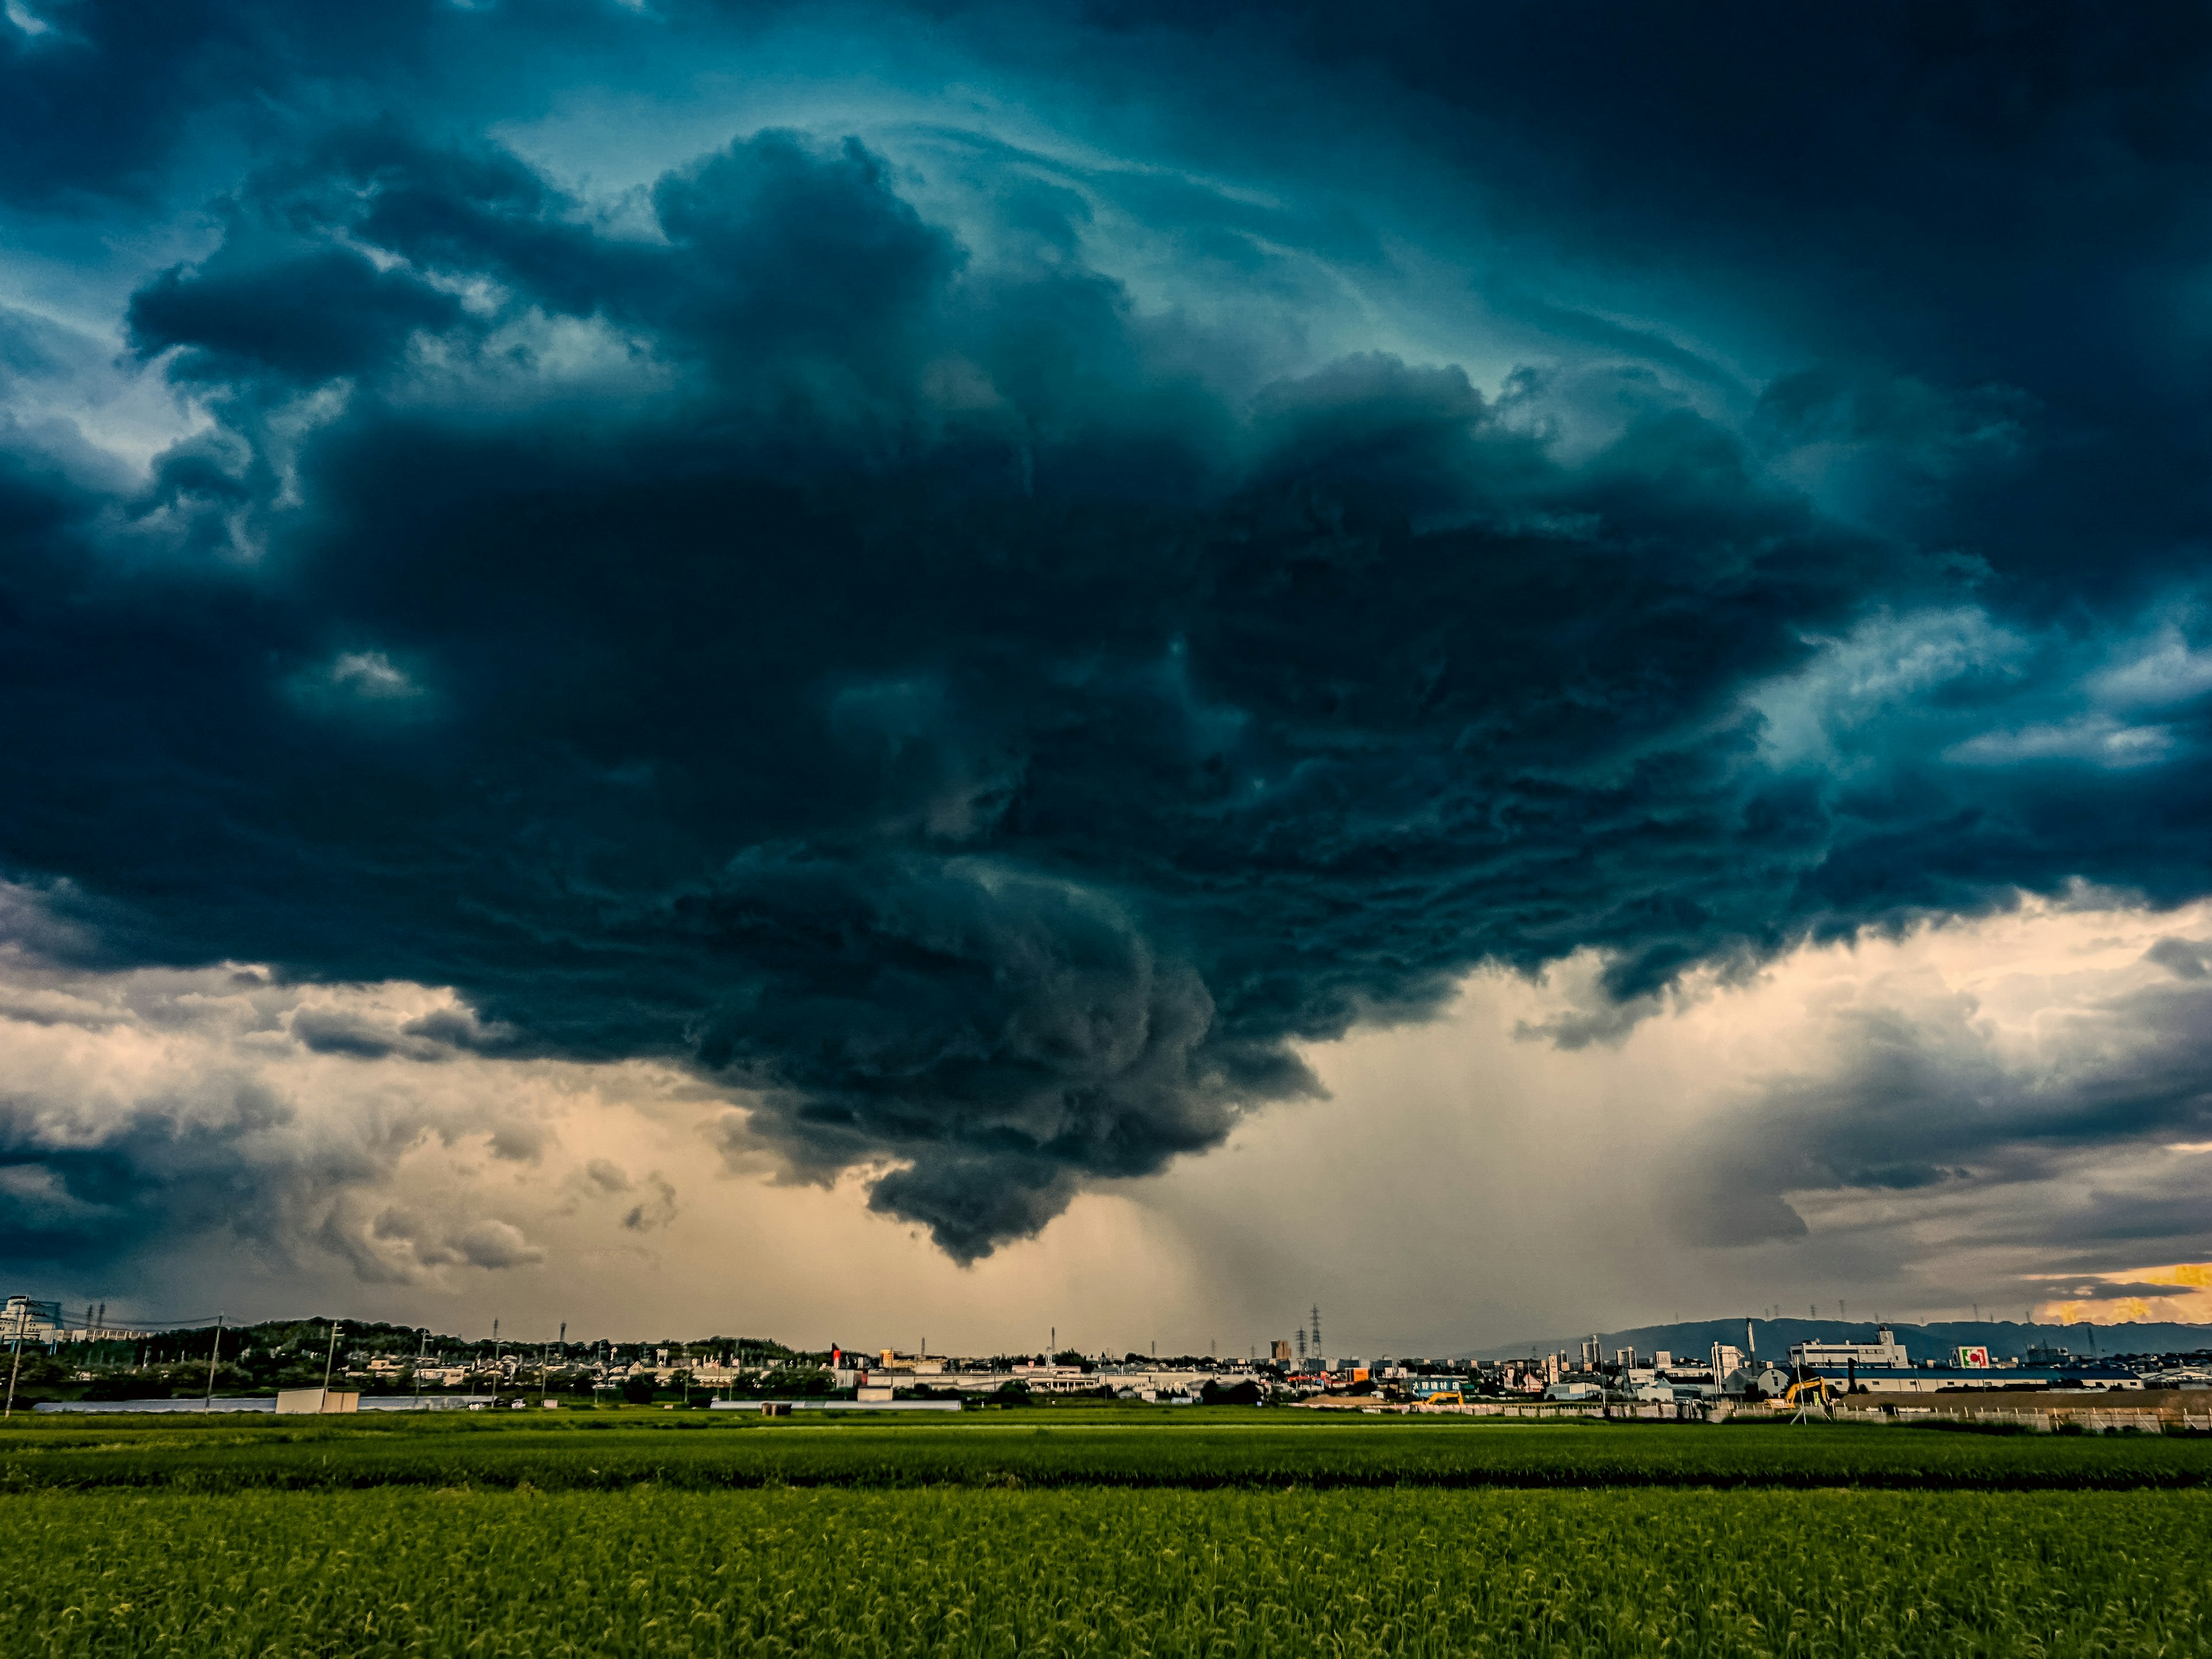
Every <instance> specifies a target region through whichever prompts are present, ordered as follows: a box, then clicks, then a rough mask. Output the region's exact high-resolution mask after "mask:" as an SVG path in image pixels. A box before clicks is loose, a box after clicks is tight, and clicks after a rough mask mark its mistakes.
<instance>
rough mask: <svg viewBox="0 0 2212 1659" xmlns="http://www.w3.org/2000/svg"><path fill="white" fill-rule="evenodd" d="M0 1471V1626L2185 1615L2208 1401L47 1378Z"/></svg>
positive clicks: (876, 1625) (1739, 1646)
mask: <svg viewBox="0 0 2212 1659" xmlns="http://www.w3.org/2000/svg"><path fill="white" fill-rule="evenodd" d="M518 1415H520V1414H518ZM0 1472H4V1474H3V1476H0V1478H4V1490H0V1564H4V1565H0V1629H4V1630H5V1631H7V1632H8V1638H7V1651H8V1652H9V1653H10V1654H15V1653H21V1654H26V1655H29V1654H38V1655H48V1654H51V1655H80V1654H82V1655H94V1654H118V1655H120V1654H177V1655H186V1654H190V1655H200V1654H206V1655H247V1654H252V1655H354V1654H361V1655H383V1654H392V1655H400V1654H410V1655H413V1654H422V1655H440V1656H442V1655H456V1656H458V1655H464V1654H465V1655H473V1656H485V1659H491V1656H504V1655H513V1656H518V1659H520V1656H525V1655H529V1656H546V1655H562V1654H576V1655H582V1654H592V1655H631V1654H636V1655H647V1654H651V1655H661V1654H668V1655H677V1654H684V1655H690V1654H779V1653H793V1654H800V1653H804V1654H869V1655H880V1654H921V1653H945V1654H978V1655H981V1654H1017V1653H1019V1654H1060V1653H1066V1654H1194V1655H1195V1654H1206V1655H1212V1654H1244V1653H1250V1654H1269V1653H1321V1654H1331V1655H1349V1654H1370V1653H1371V1654H1386V1653H1387V1654H1445V1653H1452V1654H1460V1653H1486V1652H1489V1653H1500V1654H1507V1653H1511V1654H1546V1655H1552V1654H1557V1655H1570V1654H1573V1655H1580V1654H1638V1655H1644V1654H1661V1653H1664V1654H1683V1655H1705V1654H1714V1655H1723V1654H1724V1655H1739V1654H1740V1655H1763V1654H1772V1655H1784V1654H1792V1655H1795V1654H1802V1655H1830V1654H1833V1655H1861V1654H1867V1655H1872V1654H1882V1655H1920V1654H1947V1655H1948V1654H1988V1655H2031V1656H2058V1655H2089V1654H2144V1655H2152V1654H2157V1655H2185V1654H2200V1653H2203V1654H2212V1613H2208V1607H2212V1443H2208V1442H2206V1441H2204V1440H2202V1439H2195V1440H2184V1439H2178V1438H2175V1439H2166V1438H2160V1437H2133V1436H2128V1437H2098V1438H2087V1439H2056V1438H2051V1437H2026V1436H2021V1437H2000V1436H1985V1435H1969V1434H1956V1433H1942V1432H1938V1431H1929V1430H1923V1429H1915V1428H1871V1427H1836V1428H1824V1427H1808V1428H1803V1429H1784V1428H1778V1427H1771V1426H1760V1427H1756V1428H1733V1427H1716V1428H1700V1427H1678V1426H1674V1425H1543V1426H1537V1425H1501V1424H1480V1423H1469V1422H1464V1421H1445V1422H1434V1421H1410V1422H1409V1421H1403V1420H1396V1419H1390V1420H1376V1419H1360V1420H1353V1421H1346V1420H1342V1419H1337V1420H1330V1421H1322V1422H1315V1421H1310V1420H1309V1419H1304V1418H1292V1417H1289V1416H1287V1414H1285V1413H1273V1412H1264V1413H1263V1412H1247V1413H1234V1412H1229V1411H1221V1412H1190V1413H1176V1414H1175V1416H1174V1417H1173V1418H1169V1417H1168V1416H1167V1415H1166V1414H1165V1413H1112V1412H1099V1413H1083V1412H1073V1411H1071V1412H1065V1413H1063V1412H1060V1411H1057V1410H1055V1411H1043V1412H1038V1413H1035V1414H1034V1415H1033V1416H1024V1415H1023V1414H1020V1413H1005V1414H996V1413H994V1414H992V1415H991V1416H988V1417H983V1418H972V1417H971V1418H963V1419H949V1420H944V1421H935V1422H928V1423H915V1422H912V1421H905V1422H881V1421H875V1422H838V1423H821V1422H804V1421H802V1422H789V1421H785V1422H775V1423H762V1422H759V1421H757V1420H752V1419H735V1420H733V1419H731V1418H728V1417H719V1416H718V1417H715V1418H712V1419H709V1418H707V1417H705V1416H704V1415H703V1414H694V1415H692V1416H690V1417H689V1418H686V1417H684V1416H683V1415H681V1414H665V1415H664V1414H659V1413H642V1412H641V1413H588V1414H578V1415H577V1416H575V1417H573V1418H569V1419H563V1420H562V1421H560V1422H558V1423H557V1424H554V1423H549V1422H547V1421H544V1420H543V1419H538V1420H531V1421H527V1422H524V1421H515V1420H511V1419H509V1420H502V1419H492V1418H489V1417H488V1416H477V1417H468V1418H447V1419H381V1420H379V1419H355V1420H353V1421H349V1422H345V1423H324V1422H310V1423H307V1424H305V1425H289V1424H288V1425H283V1426H279V1425H277V1424H276V1422H274V1421H273V1420H271V1419H261V1420H260V1421H259V1422H258V1423H256V1422H252V1421H249V1420H246V1419H228V1420H226V1419H222V1418H220V1417H217V1418H215V1419H210V1420H207V1421H204V1422H189V1421H187V1422H180V1421H179V1419H174V1418H167V1419H113V1418H109V1419H74V1420H72V1419H62V1418H43V1419H37V1420H35V1421H34V1422H33V1423H31V1424H28V1425H25V1424H23V1423H22V1421H21V1419H18V1420H17V1422H16V1423H15V1424H13V1425H9V1428H8V1430H7V1431H4V1432H0Z"/></svg>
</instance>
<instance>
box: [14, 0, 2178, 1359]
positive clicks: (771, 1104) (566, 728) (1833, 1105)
mask: <svg viewBox="0 0 2212 1659" xmlns="http://www.w3.org/2000/svg"><path fill="white" fill-rule="evenodd" d="M2208 370H2212V15H2206V14H2203V13H2200V12H2195V11H2191V10H2190V9H2185V8H2179V7H2173V8H2150V9H2142V10H2141V11H2138V12H2134V13H2128V12H2115V11H2113V10H2112V9H2109V8H2100V7H2093V6H2089V5H2087V4H2084V5H2080V6H2066V5H2005V6H1996V5H1963V4H1941V3H1938V4H1925V3H1916V4H1905V3H1898V4H1893V5H1871V6H1869V5H1861V6H1854V7H1850V8H1843V7H1836V8H1831V9H1793V10H1790V11H1788V12H1787V13H1778V12H1777V11H1775V10H1774V9H1772V8H1769V7H1759V8H1753V7H1750V6H1740V7H1739V6H1728V5H1723V6H1717V7H1708V8H1705V9H1701V10H1700V11H1699V14H1698V15H1697V16H1696V18H1695V19H1694V20H1685V19H1684V18H1681V17H1679V16H1662V15H1659V14H1657V13H1655V12H1653V11H1652V10H1651V9H1649V8H1643V7H1633V6H1628V5H1611V6H1608V5H1601V4H1589V5H1583V4H1559V3H1547V4H1541V5H1540V4H1491V5H1483V4H1476V5H1471V6H1469V5H1455V6H1434V7H1424V6H1421V5H1417V4H1408V5H1401V6H1395V7H1382V8H1378V7H1373V6H1364V7H1355V6H1350V5H1334V4H1305V5H1299V6H1295V7H1292V6H1283V7H1274V6H1267V5H1261V4H1252V5H1241V6H1240V5H1232V6H1226V7H1219V8H1213V9H1206V10H1199V9H1193V8H1190V7H1188V6H1176V7H1167V6H1153V5H1151V4H1147V3H1127V4H1105V3H1101V4H1097V5H1090V6H1085V5H1073V4H1071V5H1038V4H1030V5H1021V6H1012V5H988V4H975V5H969V4H963V3H959V0H936V3H931V4H927V5H916V6H896V5H892V6H850V7H839V6H826V5H814V6H807V7H803V8H800V7H786V6H779V5H765V4H764V5H757V6H744V5H736V4H730V5H717V4H707V3H690V0H640V3H635V4H630V3H617V0H499V3H479V4H475V5H462V4H455V3H447V0H435V3H434V0H418V3H394V4H391V5H386V6H380V7H375V8H349V7H345V8H302V7H298V6H294V5H289V4H279V3H273V0H272V3H267V4H256V3H251V0H179V3H176V4H173V5H168V6H164V7H161V8H148V7H143V6H124V5H120V4H109V3H101V0H8V3H7V6H6V10H5V21H4V23H0V1267H5V1268H6V1269H7V1271H8V1273H9V1276H10V1277H11V1279H20V1280H21V1285H15V1284H12V1283H11V1284H10V1285H9V1286H8V1287H7V1288H8V1289H9V1290H14V1289H18V1288H21V1289H23V1290H27V1291H30V1292H31V1293H33V1294H35V1295H50V1296H64V1297H69V1298H70V1299H71V1300H72V1301H82V1300H85V1299H88V1298H93V1297H104V1298H106V1299H108V1300H109V1301H110V1302H111V1303H112V1304H114V1305H115V1306H116V1307H117V1308H118V1310H122V1309H137V1310H145V1311H148V1312H152V1311H155V1310H159V1311H161V1312H166V1313H173V1314H182V1313H184V1312H186V1311H200V1309H199V1307H198V1304H201V1303H206V1304H210V1306H213V1305H216V1304H221V1305H223V1306H225V1307H226V1308H227V1309H228V1310H230V1311H233V1312H234V1313H235V1312H237V1311H240V1310H241V1309H245V1310H247V1311H253V1312H269V1313H276V1312H291V1311H296V1310H301V1308H303V1307H304V1306H306V1305H307V1304H314V1305H316V1306H328V1307H333V1308H338V1309H343V1310H358V1311H362V1312H364V1313H367V1312H376V1313H381V1314H385V1315H387V1316H395V1317H404V1318H409V1319H422V1320H426V1321H431V1322H438V1323H441V1325H442V1326H443V1328H474V1327H475V1326H479V1325H483V1324H485V1323H488V1321H489V1317H490V1316H492V1314H493V1312H494V1311H495V1310H499V1309H505V1310H507V1316H508V1317H509V1319H510V1321H511V1322H513V1321H514V1320H517V1319H520V1320H521V1321H523V1322H532V1321H534V1322H539V1323H550V1322H551V1321H552V1320H554V1319H556V1318H568V1319H569V1320H571V1322H574V1323H576V1324H578V1325H579V1326H586V1325H588V1326H590V1327H591V1328H594V1329H605V1330H607V1331H609V1332H617V1331H624V1330H642V1329H644V1328H648V1327H654V1328H683V1329H691V1328H697V1329H699V1330H705V1329H708V1328H715V1329H721V1330H738V1329H741V1328H742V1329H748V1330H751V1331H755V1332H758V1333H765V1332H767V1331H769V1330H771V1329H773V1330H776V1331H780V1332H781V1333H782V1334H786V1335H787V1336H788V1337H789V1338H791V1339H793V1340H799V1339H802V1338H803V1339H806V1340H829V1338H831V1337H832V1336H838V1337H841V1338H842V1340H848V1341H857V1342H862V1343H865V1344H869V1345H879V1344H878V1342H877V1338H878V1335H880V1339H881V1343H882V1344H888V1343H890V1342H891V1341H894V1340H896V1341H897V1342H899V1343H900V1344H901V1345H902V1346H904V1345H906V1344H907V1343H908V1341H909V1340H911V1339H912V1338H914V1337H915V1336H918V1335H920V1334H924V1329H923V1328H921V1326H922V1322H924V1321H928V1322H931V1323H933V1325H934V1326H935V1327H936V1328H935V1329H934V1330H929V1331H927V1334H930V1335H932V1336H933V1337H934V1338H935V1340H937V1341H938V1343H939V1346H940V1347H962V1346H972V1347H979V1348H989V1347H992V1346H1000V1345H1015V1344H1021V1345H1030V1346H1034V1345H1035V1344H1037V1343H1041V1342H1042V1340H1044V1339H1045V1337H1046V1334H1047V1333H1048V1330H1049V1329H1050V1328H1053V1327H1054V1326H1056V1327H1058V1328H1060V1332H1061V1334H1062V1338H1063V1340H1081V1341H1084V1342H1085V1343H1086V1345H1095V1346H1115V1347H1117V1348H1118V1347H1121V1346H1139V1344H1140V1343H1141V1342H1143V1341H1146V1340H1158V1341H1160V1342H1161V1343H1162V1344H1163V1345H1164V1351H1167V1350H1169V1349H1172V1350H1174V1351H1177V1352H1182V1351H1187V1350H1190V1349H1195V1348H1197V1347H1200V1346H1218V1347H1220V1348H1221V1349H1223V1350H1225V1351H1242V1350H1243V1348H1244V1347H1245V1346H1247V1344H1248V1343H1249V1342H1253V1341H1259V1340H1265V1339H1266V1338H1267V1337H1269V1336H1273V1335H1279V1334H1283V1332H1284V1331H1285V1330H1286V1329H1287V1328H1288V1327H1289V1325H1290V1322H1291V1321H1292V1320H1293V1319H1294V1318H1295V1317H1296V1316H1297V1314H1298V1313H1299V1312H1301V1311H1303V1310H1304V1306H1305V1305H1306V1304H1308V1303H1309V1302H1310V1301H1311V1300H1313V1299H1316V1298H1323V1299H1327V1300H1328V1301H1329V1302H1330V1304H1331V1305H1332V1307H1334V1308H1338V1309H1340V1310H1342V1311H1341V1314H1340V1316H1338V1317H1337V1318H1335V1319H1334V1320H1333V1321H1332V1328H1333V1332H1340V1333H1341V1335H1342V1340H1343V1341H1344V1342H1346V1343H1349V1344H1357V1345H1358V1346H1363V1347H1367V1348H1379V1347H1383V1346H1397V1347H1399V1348H1400V1349H1401V1350H1402V1349H1404V1348H1406V1347H1407V1346H1411V1347H1413V1348H1415V1349H1417V1350H1419V1349H1423V1348H1425V1349H1428V1350H1431V1351H1435V1350H1439V1349H1443V1348H1447V1347H1450V1346H1473V1345H1476V1344H1480V1343H1484V1342H1494V1341H1498V1340H1509V1339H1511V1338H1514V1337H1516V1336H1518V1335H1520V1334H1524V1333H1525V1334H1540V1333H1549V1332H1552V1331H1553V1330H1557V1329H1566V1328H1574V1327H1578V1326H1585V1325H1614V1326H1618V1325H1625V1324H1629V1323H1637V1322H1650V1321H1654V1320H1658V1319H1664V1318H1670V1317H1673V1316H1675V1315H1677V1314H1679V1315H1680V1316H1685V1317H1695V1316H1712V1315H1717V1314H1722V1313H1731V1312H1741V1311H1764V1310H1765V1309H1766V1308H1767V1307H1769V1306H1778V1307H1779V1308H1780V1309H1781V1310H1782V1311H1783V1312H1784V1313H1792V1314H1794V1313H1795V1312H1796V1309H1797V1308H1798V1307H1801V1306H1808V1305H1821V1306H1822V1310H1823V1312H1824V1313H1826V1312H1827V1311H1829V1306H1830V1305H1832V1304H1834V1303H1835V1302H1837V1301H1838V1299H1843V1300H1845V1301H1848V1302H1850V1304H1852V1305H1853V1306H1854V1307H1855V1308H1856V1309H1857V1310H1859V1311H1862V1312H1864V1313H1872V1312H1874V1311H1875V1310H1877V1309H1879V1310H1881V1311H1886V1312H1889V1313H1892V1314H1893V1315H1895V1316H1899V1317H1906V1316H1914V1315H1919V1314H1927V1315H1931V1316H1946V1317H1948V1316H1955V1315H1960V1314H1963V1313H1965V1312H1966V1310H1968V1309H1969V1307H1970V1306H1972V1304H1975V1303H1979V1304H1982V1305H1983V1306H1984V1308H1985V1309H1990V1310H1996V1311H1998V1312H2002V1313H2003V1314H2005V1315H2006V1316H2014V1317H2017V1316H2020V1315H2021V1312H2022V1311H2023V1310H2025V1309H2027V1308H2031V1307H2033V1308H2035V1309H2037V1310H2039V1312H2040V1313H2041V1314H2042V1315H2044V1316H2057V1315H2058V1314H2059V1312H2060V1311H2061V1310H2072V1311H2074V1312H2077V1313H2086V1314H2087V1316H2095V1317H2099V1318H2100V1319H2101V1318H2106V1317H2112V1316H2115V1313H2116V1310H2117V1311H2118V1312H2120V1313H2124V1312H2125V1311H2129V1310H2135V1311H2137V1312H2139V1313H2141V1314H2142V1316H2153V1315H2155V1316H2161V1317H2175V1316H2179V1317H2191V1316H2194V1317H2197V1318H2205V1317H2212V1291H2208V1289H2207V1286H2208V1285H2212V1271H2208V1270H2207V1269H2206V1268H2204V1267H2203V1266H2202V1265H2201V1264H2203V1262H2204V1261H2205V1260H2206V1258H2207V1257H2208V1256H2212V1157H2208V1156H2207V1154H2208V1153H2212V1093H2208V1091H2212V908H2208V907H2207V904H2206V902H2205V901H2206V900H2207V899H2208V897H2209V896H2212V771H2208V769H2207V766H2206V760H2207V757H2208V751H2212V610H2208V605H2212V568H2208V564H2207V556H2208V550H2212V549H2208V525H2212V517H2209V516H2208V507H2212V501H2209V500H2208V486H2209V483H2212V374H2208ZM188 1304H189V1305H188ZM249 1304H250V1305H249ZM908 1326H914V1327H916V1328H915V1329H911V1330H910V1329H908ZM1332 1346H1335V1345H1334V1343H1333V1344H1332Z"/></svg>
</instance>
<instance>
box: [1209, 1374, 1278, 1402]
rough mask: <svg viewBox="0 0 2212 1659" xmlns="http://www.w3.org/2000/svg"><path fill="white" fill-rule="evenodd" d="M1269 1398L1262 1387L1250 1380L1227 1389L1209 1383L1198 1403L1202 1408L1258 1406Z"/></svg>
mask: <svg viewBox="0 0 2212 1659" xmlns="http://www.w3.org/2000/svg"><path fill="white" fill-rule="evenodd" d="M1266 1399H1267V1395H1265V1394H1264V1393H1262V1392H1261V1388H1260V1385H1259V1384H1258V1383H1254V1382H1252V1381H1250V1380H1249V1379H1247V1380H1246V1381H1244V1382H1242V1383H1231V1384H1230V1385H1229V1386H1228V1387H1227V1388H1224V1387H1222V1385H1221V1384H1220V1383H1215V1382H1212V1381H1208V1382H1207V1383H1206V1386H1205V1387H1204V1388H1203V1389H1200V1390H1199V1393H1198V1402H1199V1404H1200V1405H1201V1406H1257V1405H1260V1404H1261V1403H1262V1402H1263V1401H1265V1400H1266Z"/></svg>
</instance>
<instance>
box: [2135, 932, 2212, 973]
mask: <svg viewBox="0 0 2212 1659" xmlns="http://www.w3.org/2000/svg"><path fill="white" fill-rule="evenodd" d="M2204 958H2205V948H2204V946H2203V945H2200V944H2197V943H2194V942H2192V941H2191V940H2189V939H2174V938H2172V936H2170V935H2169V936H2168V937H2167V938H2165V939H2160V940H2159V941H2158V943H2157V944H2155V945H2152V946H2151V947H2150V949H2149V950H2148V951H2144V952H2143V959H2144V960H2145V961H2147V962H2154V963H2158V965H2159V966H2160V967H2161V968H2163V969H2166V971H2167V972H2169V973H2171V974H2172V975H2173V976H2174V977H2175V978H2176V979H2203V977H2204V975H2205V973H2206V968H2205V960H2204Z"/></svg>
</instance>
